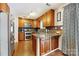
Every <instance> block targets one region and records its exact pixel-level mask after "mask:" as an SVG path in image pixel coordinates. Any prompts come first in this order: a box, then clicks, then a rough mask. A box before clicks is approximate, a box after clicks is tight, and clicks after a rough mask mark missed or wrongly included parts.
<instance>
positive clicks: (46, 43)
mask: <svg viewBox="0 0 79 59" xmlns="http://www.w3.org/2000/svg"><path fill="white" fill-rule="evenodd" d="M58 42H59V36H53V37H51V39H50V38H49V39H46V40H44V38H40V55H44V54H46V53H48V52H50V51H52V50H54V49H56V48H58V45H59V43H58Z"/></svg>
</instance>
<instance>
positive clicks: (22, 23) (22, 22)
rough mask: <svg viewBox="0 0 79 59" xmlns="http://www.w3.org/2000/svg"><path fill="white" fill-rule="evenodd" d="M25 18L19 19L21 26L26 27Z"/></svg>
mask: <svg viewBox="0 0 79 59" xmlns="http://www.w3.org/2000/svg"><path fill="white" fill-rule="evenodd" d="M24 22H25V20H22V19H19V24H18V25H19V27H24Z"/></svg>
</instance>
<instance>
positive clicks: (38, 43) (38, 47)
mask: <svg viewBox="0 0 79 59" xmlns="http://www.w3.org/2000/svg"><path fill="white" fill-rule="evenodd" d="M36 41H37V52H36V55H37V56H40V38H37V40H36Z"/></svg>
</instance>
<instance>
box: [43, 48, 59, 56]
mask: <svg viewBox="0 0 79 59" xmlns="http://www.w3.org/2000/svg"><path fill="white" fill-rule="evenodd" d="M58 49H59V48H56V49H54V50H51V51H50V52H48V53H46V54H44V55H42V56H47V55H48V54H50V53H52V52H54V51H56V50H58Z"/></svg>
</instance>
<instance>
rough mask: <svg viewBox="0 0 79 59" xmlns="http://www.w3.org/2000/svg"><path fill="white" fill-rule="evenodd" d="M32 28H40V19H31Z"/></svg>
mask: <svg viewBox="0 0 79 59" xmlns="http://www.w3.org/2000/svg"><path fill="white" fill-rule="evenodd" d="M33 28H40V20H38V19H36V20H34V21H33Z"/></svg>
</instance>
